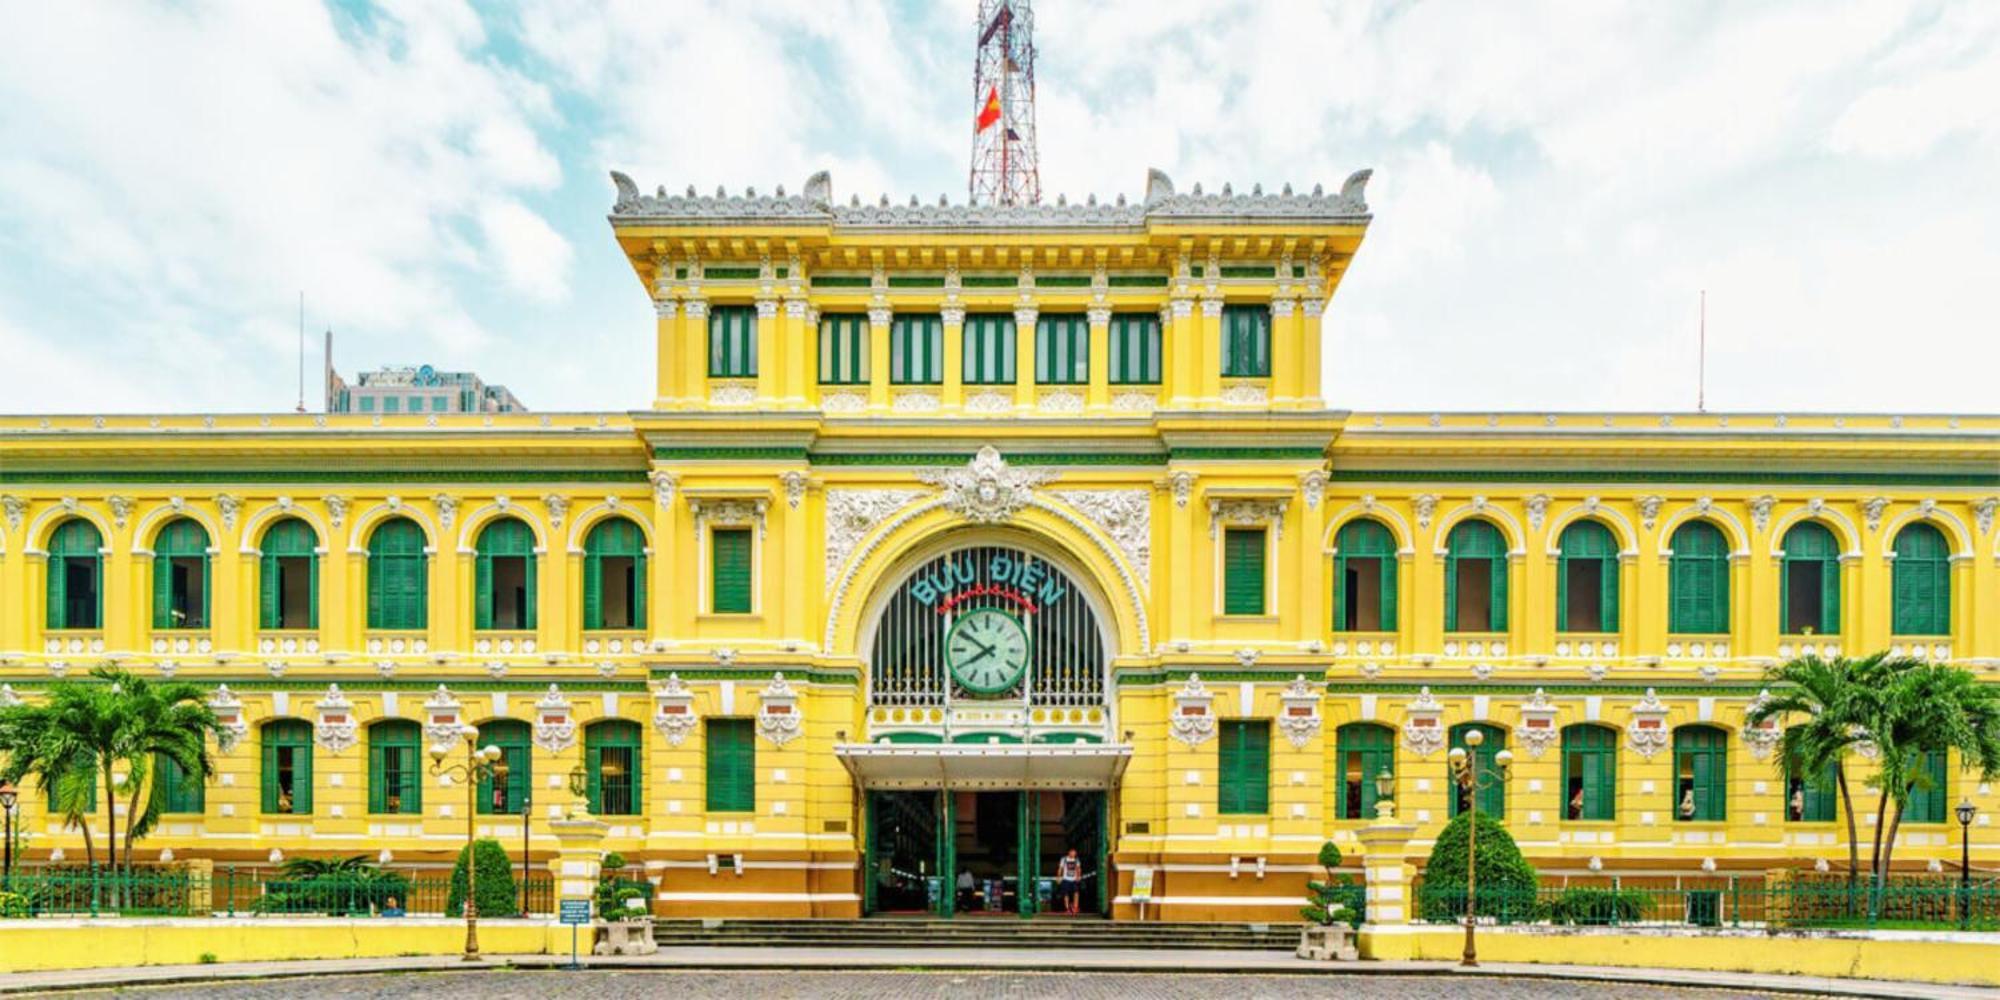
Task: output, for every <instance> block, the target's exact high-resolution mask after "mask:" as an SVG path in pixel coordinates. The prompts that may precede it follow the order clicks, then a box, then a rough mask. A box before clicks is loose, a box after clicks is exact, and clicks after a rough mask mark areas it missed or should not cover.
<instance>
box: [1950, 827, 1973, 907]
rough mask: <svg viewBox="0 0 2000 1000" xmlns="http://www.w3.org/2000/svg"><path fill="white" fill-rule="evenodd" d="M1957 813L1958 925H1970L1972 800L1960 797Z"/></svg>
mask: <svg viewBox="0 0 2000 1000" xmlns="http://www.w3.org/2000/svg"><path fill="white" fill-rule="evenodd" d="M1953 811H1954V812H1956V813H1958V927H1959V929H1960V930H1970V929H1971V927H1972V813H1973V810H1972V800H1971V799H1966V798H1961V799H1959V800H1958V806H1957V807H1956V808H1955V809H1954V810H1953Z"/></svg>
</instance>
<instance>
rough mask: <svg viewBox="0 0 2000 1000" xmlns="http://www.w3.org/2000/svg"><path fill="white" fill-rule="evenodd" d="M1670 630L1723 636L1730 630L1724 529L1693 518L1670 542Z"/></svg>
mask: <svg viewBox="0 0 2000 1000" xmlns="http://www.w3.org/2000/svg"><path fill="white" fill-rule="evenodd" d="M1668 544H1669V545H1671V546H1672V547H1673V551H1674V554H1673V558H1672V561H1671V563H1670V564H1669V565H1668V570H1667V618H1668V622H1667V631H1669V632H1674V633H1682V634H1689V635H1719V634H1722V633H1726V632H1728V631H1729V543H1728V541H1727V539H1725V538H1724V537H1723V535H1722V529H1720V528H1717V527H1716V526H1715V525H1713V524H1710V523H1709V522H1707V521H1689V522H1688V523H1686V524H1683V525H1681V526H1680V527H1679V528H1676V529H1674V537H1673V539H1672V540H1671V541H1670V542H1669V543H1668Z"/></svg>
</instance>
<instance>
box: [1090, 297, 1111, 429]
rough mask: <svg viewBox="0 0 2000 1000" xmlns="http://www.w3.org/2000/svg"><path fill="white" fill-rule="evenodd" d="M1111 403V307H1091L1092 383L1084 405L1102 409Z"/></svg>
mask: <svg viewBox="0 0 2000 1000" xmlns="http://www.w3.org/2000/svg"><path fill="white" fill-rule="evenodd" d="M1110 405H1111V307H1110V306H1096V305H1094V306H1091V307H1090V385H1089V387H1088V388H1086V389H1085V391H1084V406H1085V407H1086V408H1088V409H1091V410H1102V409H1104V408H1105V407H1108V406H1110Z"/></svg>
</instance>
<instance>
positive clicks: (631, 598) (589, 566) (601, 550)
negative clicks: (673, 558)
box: [583, 517, 646, 630]
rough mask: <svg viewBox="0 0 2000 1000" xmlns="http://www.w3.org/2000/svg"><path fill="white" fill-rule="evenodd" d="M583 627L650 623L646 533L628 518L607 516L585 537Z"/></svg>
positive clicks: (626, 626) (638, 626)
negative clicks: (647, 600)
mask: <svg viewBox="0 0 2000 1000" xmlns="http://www.w3.org/2000/svg"><path fill="white" fill-rule="evenodd" d="M583 627H584V628H585V629H593V630H594V629H638V628H645V627H646V536H645V535H643V534H641V533H640V531H639V526H638V525H637V524H634V523H633V522H632V521H630V520H629V519H627V518H623V517H612V518H606V519H605V520H603V521H600V522H598V523H597V525H596V526H595V527H593V528H591V529H590V534H589V535H588V536H587V537H585V538H584V540H583Z"/></svg>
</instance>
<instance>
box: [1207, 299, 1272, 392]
mask: <svg viewBox="0 0 2000 1000" xmlns="http://www.w3.org/2000/svg"><path fill="white" fill-rule="evenodd" d="M1203 305H1204V306H1205V305H1207V303H1203ZM1222 401H1223V402H1224V403H1225V404H1228V405H1230V406H1263V405H1265V404H1267V403H1269V402H1270V401H1271V393H1270V391H1269V390H1267V389H1265V388H1264V387H1263V386H1262V385H1260V384H1258V383H1256V382H1238V383H1236V384H1235V385H1232V386H1230V387H1228V388H1226V389H1224V390H1222Z"/></svg>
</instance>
